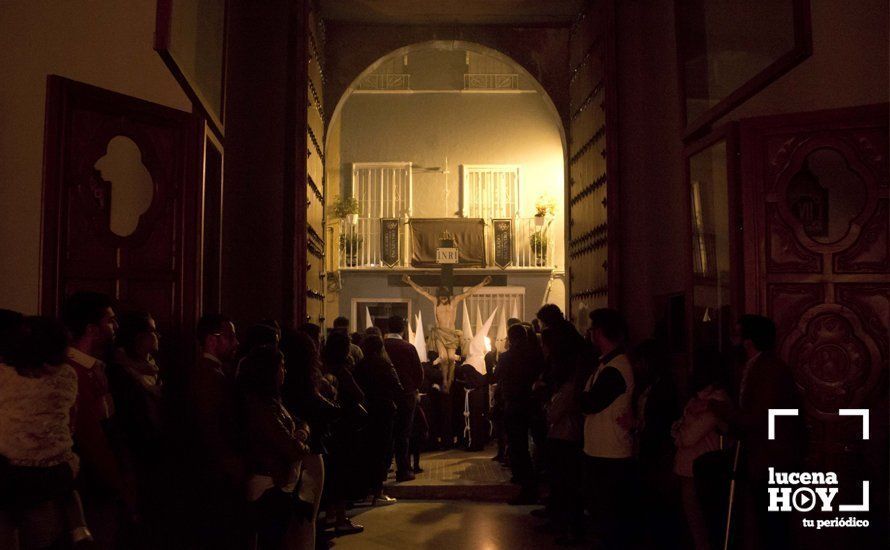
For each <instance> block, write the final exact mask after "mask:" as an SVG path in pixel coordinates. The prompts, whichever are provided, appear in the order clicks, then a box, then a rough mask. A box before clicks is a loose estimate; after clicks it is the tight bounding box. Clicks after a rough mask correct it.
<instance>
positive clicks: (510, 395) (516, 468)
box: [490, 325, 537, 504]
mask: <svg viewBox="0 0 890 550" xmlns="http://www.w3.org/2000/svg"><path fill="white" fill-rule="evenodd" d="M507 344H508V349H507V351H505V352H504V353H502V354H501V355H500V357H498V366H497V368H496V369H495V371H494V373H493V375H492V376H491V377H490V382H491V383H496V384H498V388H499V390H500V392H501V396H502V398H503V402H504V427H505V428H506V431H507V441H508V445H509V452H510V468H511V469H512V470H513V481H515V482H516V483H519V484H520V485H521V486H522V492H521V494H520V495H519V497H518V498H516V499H515V500H514V501H512V502H511V504H532V503H534V502H535V501H537V496H536V489H535V487H536V483H535V479H534V469H533V468H532V461H531V456H530V455H529V450H528V430H529V420H530V416H531V405H532V383H533V382H534V380H535V372H536V370H537V366H536V365H535V364H534V355H533V354H532V353H531V350H529V349H528V333H527V331H526V328H525V327H524V326H523V325H513V326H512V327H510V328H509V329H508V330H507Z"/></svg>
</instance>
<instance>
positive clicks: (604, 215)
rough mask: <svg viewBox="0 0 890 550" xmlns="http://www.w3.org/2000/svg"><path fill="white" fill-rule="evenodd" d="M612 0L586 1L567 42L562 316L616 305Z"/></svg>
mask: <svg viewBox="0 0 890 550" xmlns="http://www.w3.org/2000/svg"><path fill="white" fill-rule="evenodd" d="M614 27H615V3H614V1H613V0H595V1H590V2H587V3H586V4H585V6H584V8H583V10H582V12H581V13H580V14H579V16H578V19H577V20H576V21H575V23H574V24H573V25H572V27H571V32H570V37H569V107H570V109H569V110H570V114H569V119H568V124H567V128H568V159H567V161H568V167H567V180H568V185H567V186H566V213H567V216H566V224H567V225H566V235H567V237H566V239H567V244H566V248H567V254H566V255H567V258H566V268H567V279H568V294H569V298H568V303H567V307H568V312H567V316H568V317H569V318H571V319H572V320H573V321H575V322H576V323H578V324H579V325H584V324H585V323H586V322H587V321H586V315H587V312H589V311H590V310H593V309H596V308H600V307H607V306H611V307H615V306H617V303H618V294H619V292H618V283H619V273H618V267H619V266H618V247H617V240H616V239H617V236H618V232H617V230H616V228H617V227H618V200H617V199H618V149H617V143H618V141H617V139H616V138H615V132H616V131H617V127H618V125H617V123H616V120H617V96H616V94H615V92H616V89H615V72H616V69H615V40H616V38H615V28H614Z"/></svg>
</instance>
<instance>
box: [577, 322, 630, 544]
mask: <svg viewBox="0 0 890 550" xmlns="http://www.w3.org/2000/svg"><path fill="white" fill-rule="evenodd" d="M588 337H589V338H590V341H591V342H592V343H593V344H594V346H596V347H597V349H598V350H599V352H600V356H599V361H598V362H597V365H596V369H595V370H594V372H593V374H591V375H590V377H589V378H588V379H587V383H586V384H585V385H584V391H583V392H582V394H581V412H582V413H584V455H585V456H584V460H585V465H584V473H585V493H586V496H587V502H588V506H589V511H590V515H591V517H592V519H593V524H594V531H593V535H594V537H596V538H597V539H599V542H600V543H601V544H602V545H603V546H604V547H605V548H623V547H625V546H627V543H628V540H627V537H630V535H631V533H632V532H633V530H632V529H630V526H629V520H630V517H631V511H632V503H633V500H634V499H633V495H634V494H635V493H636V482H635V477H636V476H635V475H634V471H635V465H634V460H633V437H632V434H631V432H630V428H631V426H632V425H633V422H631V421H630V420H632V418H631V417H632V415H633V408H632V405H631V396H632V395H633V389H634V376H633V370H632V368H631V365H630V361H629V360H628V359H627V356H626V355H625V353H624V347H623V345H624V342H625V340H626V337H627V325H626V323H625V321H624V318H623V317H622V316H621V314H620V313H618V312H617V311H615V310H614V309H606V308H603V309H597V310H594V311H592V312H590V328H589V330H588Z"/></svg>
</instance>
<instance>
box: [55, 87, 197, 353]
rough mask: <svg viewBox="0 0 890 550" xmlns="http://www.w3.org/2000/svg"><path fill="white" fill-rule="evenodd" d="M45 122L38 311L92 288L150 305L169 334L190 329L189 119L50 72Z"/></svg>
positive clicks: (193, 246)
mask: <svg viewBox="0 0 890 550" xmlns="http://www.w3.org/2000/svg"><path fill="white" fill-rule="evenodd" d="M46 128H47V133H46V143H45V160H44V197H43V216H44V220H43V266H42V276H41V278H42V281H41V309H42V311H43V313H44V314H47V315H55V314H57V313H58V311H59V307H60V305H61V303H62V301H63V300H64V298H65V296H67V295H69V294H71V293H72V292H74V291H77V290H96V291H100V292H104V293H107V294H109V295H111V296H113V297H115V298H116V299H117V300H118V301H119V302H120V303H121V307H122V308H138V309H143V310H147V311H149V312H151V314H152V315H153V316H154V318H155V320H156V321H157V323H158V326H159V328H160V330H161V331H162V332H164V333H166V335H167V336H173V337H176V336H178V335H179V334H181V333H182V331H183V330H188V329H189V328H190V327H191V325H192V324H193V323H194V320H195V317H196V313H197V300H196V297H197V296H198V294H197V277H196V275H197V256H198V254H197V250H198V248H197V242H198V241H197V237H196V235H197V229H198V227H199V216H198V206H197V205H198V204H200V202H198V198H199V192H200V189H199V188H198V187H199V186H198V185H197V181H198V179H197V177H196V170H195V164H196V161H197V159H198V158H199V154H200V153H199V149H198V148H197V147H198V146H199V144H200V143H201V140H200V137H199V136H198V135H197V134H196V132H198V131H199V124H198V120H197V118H196V117H195V116H194V115H192V114H190V113H186V112H182V111H178V110H175V109H170V108H167V107H163V106H160V105H156V104H153V103H149V102H146V101H142V100H139V99H135V98H132V97H129V96H125V95H121V94H117V93H114V92H110V91H107V90H103V89H101V88H96V87H94V86H89V85H86V84H81V83H78V82H74V81H71V80H67V79H64V78H61V77H57V76H50V77H49V79H48V89H47V124H46ZM174 339H175V338H174ZM171 343H172V342H168V344H171ZM167 347H168V348H169V345H168V346H167Z"/></svg>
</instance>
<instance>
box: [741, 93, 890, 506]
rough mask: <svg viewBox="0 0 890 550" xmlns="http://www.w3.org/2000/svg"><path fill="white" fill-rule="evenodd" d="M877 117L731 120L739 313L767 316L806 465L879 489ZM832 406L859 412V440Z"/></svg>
mask: <svg viewBox="0 0 890 550" xmlns="http://www.w3.org/2000/svg"><path fill="white" fill-rule="evenodd" d="M887 120H888V109H887V106H886V105H879V106H869V107H861V108H851V109H841V110H836V111H823V112H815V113H803V114H799V115H787V116H778V117H765V118H757V119H750V120H747V121H743V122H742V124H741V136H742V139H741V165H742V178H743V185H742V188H743V191H742V193H743V198H742V200H743V207H744V239H745V246H744V248H745V252H744V254H745V293H746V295H745V303H746V308H747V310H748V311H749V312H761V313H764V314H766V315H768V316H770V317H771V318H773V319H774V320H775V321H776V324H777V327H778V332H779V334H778V336H779V341H778V345H779V351H780V353H781V355H782V357H783V359H785V361H787V362H788V363H789V364H790V365H791V366H792V368H793V369H794V372H795V377H796V380H797V383H798V385H799V387H800V388H801V390H802V392H803V395H804V398H805V403H806V405H805V406H806V415H807V420H808V426H809V428H810V449H809V458H810V460H811V461H812V465H813V466H814V467H818V468H820V469H826V470H835V471H837V472H838V473H839V475H841V472H842V471H853V470H855V471H856V472H857V474H856V475H855V476H853V479H868V477H863V471H866V472H867V475H873V476H878V477H876V478H872V479H876V480H878V482H876V481H872V487H875V486H880V487H882V488H884V487H886V483H880V479H883V476H885V475H886V468H887V467H886V448H887V442H886V432H887V413H886V402H887V393H888V392H887V389H888V387H887V384H888V382H887V370H888V353H890V338H888V330H890V327H888V325H890V235H888V212H890V209H888V205H890V198H888V180H890V176H888V163H887V151H888V128H887ZM838 408H870V409H871V410H872V412H871V433H872V436H871V440H870V441H867V442H863V441H861V438H860V435H861V428H859V427H857V422H860V419H858V418H855V417H839V416H838V414H837V410H838ZM881 446H883V448H881ZM872 451H874V454H872ZM875 461H876V462H875ZM863 468H865V470H862V469H863ZM871 500H872V502H877V501H884V500H886V499H885V498H881V496H880V495H875V494H872V498H871Z"/></svg>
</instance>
